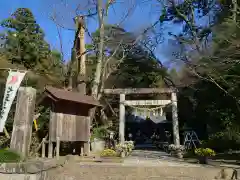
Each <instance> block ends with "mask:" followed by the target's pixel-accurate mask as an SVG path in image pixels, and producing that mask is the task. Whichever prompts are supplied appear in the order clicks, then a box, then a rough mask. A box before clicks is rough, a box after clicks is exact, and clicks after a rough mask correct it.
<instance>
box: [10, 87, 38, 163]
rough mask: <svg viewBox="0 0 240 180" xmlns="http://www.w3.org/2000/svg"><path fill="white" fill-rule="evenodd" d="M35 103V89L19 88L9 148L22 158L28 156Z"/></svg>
mask: <svg viewBox="0 0 240 180" xmlns="http://www.w3.org/2000/svg"><path fill="white" fill-rule="evenodd" d="M35 103H36V89H34V88H31V87H20V88H19V90H18V95H17V105H16V111H15V116H14V122H13V131H12V138H11V144H10V148H11V149H12V150H15V151H17V152H19V153H20V154H21V155H22V157H23V158H26V157H27V156H28V153H29V149H30V145H31V138H32V124H33V117H34V110H35Z"/></svg>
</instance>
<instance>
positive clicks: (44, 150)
mask: <svg viewBox="0 0 240 180" xmlns="http://www.w3.org/2000/svg"><path fill="white" fill-rule="evenodd" d="M45 143H46V139H45V138H43V140H42V158H45V152H46V144H45Z"/></svg>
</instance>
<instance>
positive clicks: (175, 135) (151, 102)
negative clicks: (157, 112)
mask: <svg viewBox="0 0 240 180" xmlns="http://www.w3.org/2000/svg"><path fill="white" fill-rule="evenodd" d="M104 93H105V94H119V95H120V102H119V140H120V143H124V141H125V138H124V137H125V106H126V105H131V106H136V105H149V106H151V105H152V106H156V105H167V104H171V105H172V126H173V139H174V144H175V145H176V146H179V145H180V138H179V125H178V113H177V94H176V93H177V90H176V89H173V88H137V89H104ZM127 94H171V100H125V96H126V95H127Z"/></svg>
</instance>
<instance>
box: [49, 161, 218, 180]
mask: <svg viewBox="0 0 240 180" xmlns="http://www.w3.org/2000/svg"><path fill="white" fill-rule="evenodd" d="M218 172H219V169H217V168H209V167H208V168H206V167H143V166H122V165H121V164H112V165H111V164H94V163H92V164H89V163H88V164H87V163H86V164H79V163H69V164H66V165H65V166H64V167H62V168H58V169H55V170H52V172H51V173H53V174H54V178H52V180H55V179H56V180H169V179H173V180H175V179H176V180H181V179H184V180H190V179H191V180H193V179H196V180H213V179H214V177H215V176H216V175H217V174H218ZM53 174H52V175H53Z"/></svg>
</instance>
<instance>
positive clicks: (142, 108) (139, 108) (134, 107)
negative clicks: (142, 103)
mask: <svg viewBox="0 0 240 180" xmlns="http://www.w3.org/2000/svg"><path fill="white" fill-rule="evenodd" d="M128 106H129V107H131V108H133V109H138V110H147V111H156V110H158V109H161V110H162V108H163V107H164V106H158V107H155V108H144V107H137V106H131V105H128Z"/></svg>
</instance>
